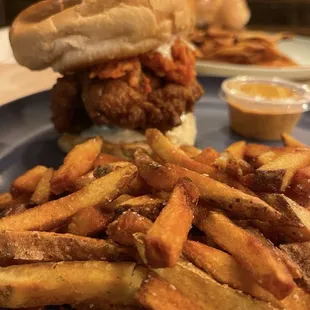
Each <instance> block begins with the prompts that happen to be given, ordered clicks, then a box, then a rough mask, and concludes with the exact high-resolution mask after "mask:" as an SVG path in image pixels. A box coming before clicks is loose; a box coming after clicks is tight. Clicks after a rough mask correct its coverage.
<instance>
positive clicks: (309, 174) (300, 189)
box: [291, 165, 310, 199]
mask: <svg viewBox="0 0 310 310" xmlns="http://www.w3.org/2000/svg"><path fill="white" fill-rule="evenodd" d="M291 190H292V191H293V192H295V193H296V194H297V195H304V196H306V197H307V198H308V199H309V197H310V165H309V166H306V167H303V168H301V169H298V170H297V171H296V173H295V175H294V176H293V179H292V183H291Z"/></svg>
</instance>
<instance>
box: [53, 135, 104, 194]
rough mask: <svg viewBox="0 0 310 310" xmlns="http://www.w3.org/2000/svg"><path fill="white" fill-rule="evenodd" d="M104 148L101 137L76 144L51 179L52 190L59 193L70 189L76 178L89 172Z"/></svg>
mask: <svg viewBox="0 0 310 310" xmlns="http://www.w3.org/2000/svg"><path fill="white" fill-rule="evenodd" d="M101 148H102V140H101V138H99V137H96V138H92V139H89V140H87V141H85V142H83V143H82V144H79V145H77V146H75V147H74V148H73V149H72V150H71V151H70V152H69V153H68V154H67V156H66V157H65V159H64V163H63V165H62V166H61V167H60V168H59V169H58V170H56V171H55V172H54V174H53V177H52V179H51V190H52V192H53V193H54V194H56V195H59V194H61V193H63V192H65V191H70V188H71V187H72V185H73V184H74V181H75V179H76V178H78V177H80V176H82V175H84V174H86V173H87V172H89V171H90V170H91V169H92V167H93V165H94V162H95V160H96V158H97V156H98V155H99V154H100V152H101Z"/></svg>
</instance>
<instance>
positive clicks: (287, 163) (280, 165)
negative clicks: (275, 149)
mask: <svg viewBox="0 0 310 310" xmlns="http://www.w3.org/2000/svg"><path fill="white" fill-rule="evenodd" d="M308 165H310V151H296V152H293V153H288V154H285V155H282V156H280V157H278V158H276V159H275V160H274V161H272V162H271V163H269V164H266V165H263V166H261V167H260V168H258V169H257V170H256V173H255V175H254V179H253V184H252V189H253V190H254V191H261V192H284V191H285V189H286V188H287V187H288V186H289V185H290V184H291V182H292V179H293V177H294V174H295V173H296V172H297V171H298V170H299V169H301V168H303V167H306V166H308Z"/></svg>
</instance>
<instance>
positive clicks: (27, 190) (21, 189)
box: [10, 166, 47, 198]
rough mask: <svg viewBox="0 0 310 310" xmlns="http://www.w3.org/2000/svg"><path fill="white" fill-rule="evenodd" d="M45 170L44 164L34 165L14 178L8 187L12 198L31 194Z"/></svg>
mask: <svg viewBox="0 0 310 310" xmlns="http://www.w3.org/2000/svg"><path fill="white" fill-rule="evenodd" d="M46 170H47V168H46V167H44V166H36V167H34V168H32V169H30V170H28V171H27V172H25V173H24V174H23V175H21V176H19V177H18V178H17V179H16V180H14V181H13V183H12V184H11V188H10V193H11V195H12V196H13V198H17V197H19V196H21V195H32V194H33V193H34V191H35V190H36V188H37V186H38V183H39V182H40V180H41V178H42V177H43V175H44V173H45V172H46Z"/></svg>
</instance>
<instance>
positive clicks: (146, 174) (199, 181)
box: [135, 151, 281, 221]
mask: <svg viewBox="0 0 310 310" xmlns="http://www.w3.org/2000/svg"><path fill="white" fill-rule="evenodd" d="M135 163H136V165H137V166H138V168H139V172H140V175H141V176H142V177H143V178H144V179H145V181H146V182H147V183H148V184H149V185H150V186H152V187H154V188H156V189H158V190H164V191H172V189H173V187H174V186H175V184H176V183H177V181H178V180H179V179H180V178H182V177H188V178H190V179H191V180H192V181H193V183H194V184H195V185H196V186H197V188H198V190H199V192H200V198H201V199H203V200H207V201H211V202H212V203H215V204H216V205H217V206H218V207H219V208H223V209H225V210H228V211H229V212H231V213H233V214H234V215H235V216H237V217H239V218H250V219H253V218H255V219H262V220H263V221H264V220H266V219H269V220H271V221H272V220H276V219H279V218H280V217H281V214H280V213H279V212H277V211H276V210H274V209H273V208H272V207H270V206H269V205H268V204H266V203H265V202H264V201H262V200H261V199H259V198H257V197H255V196H250V195H248V194H245V193H243V192H241V191H239V190H236V189H234V188H231V187H229V186H227V185H225V184H223V183H220V182H217V181H215V180H213V179H211V178H209V177H207V176H205V175H201V174H198V173H195V172H193V171H190V170H187V169H184V168H181V167H178V166H175V165H171V164H166V165H165V166H162V165H160V164H158V163H156V162H154V161H152V159H151V158H150V157H148V156H147V155H146V154H145V153H143V152H141V151H137V152H136V154H135Z"/></svg>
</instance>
